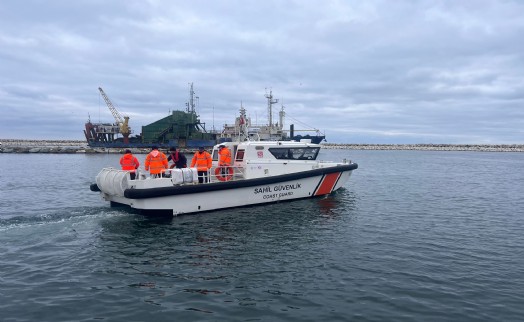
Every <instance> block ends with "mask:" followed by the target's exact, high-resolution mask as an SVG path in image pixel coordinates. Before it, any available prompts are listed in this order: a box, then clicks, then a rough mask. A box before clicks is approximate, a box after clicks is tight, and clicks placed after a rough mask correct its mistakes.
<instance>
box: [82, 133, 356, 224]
mask: <svg viewBox="0 0 524 322" xmlns="http://www.w3.org/2000/svg"><path fill="white" fill-rule="evenodd" d="M244 130H245V129H244ZM244 133H247V132H244ZM245 138H247V135H246V136H245ZM220 145H225V146H227V148H228V149H229V150H230V151H231V155H232V162H231V163H232V164H231V165H230V166H219V165H218V149H219V145H218V144H217V145H215V146H214V147H213V151H212V158H213V162H212V163H213V165H212V167H211V169H210V170H209V171H208V178H209V182H205V183H198V177H197V176H198V174H197V169H196V168H184V169H169V170H166V175H165V177H161V178H152V177H150V176H149V174H148V173H147V172H146V171H145V170H142V169H138V173H137V176H136V179H135V180H131V178H130V176H129V172H128V171H124V170H120V169H115V168H104V169H102V170H101V171H100V173H99V174H98V175H97V176H96V183H95V184H92V185H91V187H90V189H91V190H92V191H99V192H100V194H101V196H102V198H103V199H104V200H106V201H109V202H110V203H111V205H112V206H119V205H127V206H129V207H131V208H134V209H138V210H140V211H141V212H142V213H144V214H166V215H179V214H188V213H196V212H203V211H210V210H216V209H224V208H232V207H241V206H248V205H258V204H264V203H271V202H279V201H285V200H293V199H301V198H311V197H316V196H324V195H327V194H330V193H332V192H333V191H335V190H337V189H339V188H340V187H342V186H343V185H344V184H345V183H346V182H347V181H348V180H349V177H350V175H351V173H352V171H353V170H355V169H357V168H358V165H357V164H356V163H353V162H351V161H350V160H346V159H344V160H342V161H340V162H332V161H321V160H318V159H317V157H318V154H319V151H320V148H321V146H320V145H319V144H314V143H311V141H310V140H301V141H299V142H296V141H249V140H246V141H239V142H224V143H222V144H220Z"/></svg>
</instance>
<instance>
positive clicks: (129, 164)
mask: <svg viewBox="0 0 524 322" xmlns="http://www.w3.org/2000/svg"><path fill="white" fill-rule="evenodd" d="M124 153H125V154H124V155H123V156H122V157H121V158H120V165H121V166H122V170H127V171H129V176H130V177H131V180H135V176H136V173H135V171H136V169H138V167H139V166H140V162H138V159H137V158H136V157H135V156H134V155H133V154H131V150H129V149H127V150H125V152H124Z"/></svg>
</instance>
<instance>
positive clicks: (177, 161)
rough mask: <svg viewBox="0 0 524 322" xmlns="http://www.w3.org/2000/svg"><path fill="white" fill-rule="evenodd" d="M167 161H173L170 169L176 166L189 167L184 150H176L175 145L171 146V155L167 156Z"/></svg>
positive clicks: (178, 167)
mask: <svg viewBox="0 0 524 322" xmlns="http://www.w3.org/2000/svg"><path fill="white" fill-rule="evenodd" d="M167 161H173V164H172V165H170V166H169V169H173V168H174V167H176V168H177V169H182V168H186V167H187V159H186V156H185V155H184V154H182V152H179V151H177V150H176V148H175V147H171V148H169V155H168V156H167Z"/></svg>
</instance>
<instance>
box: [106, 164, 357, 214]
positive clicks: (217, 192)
mask: <svg viewBox="0 0 524 322" xmlns="http://www.w3.org/2000/svg"><path fill="white" fill-rule="evenodd" d="M341 170H342V169H341ZM115 171H119V170H115ZM351 171H352V170H347V169H345V171H335V172H333V171H332V170H331V172H329V173H321V171H318V170H317V171H316V172H318V174H310V176H304V175H303V174H302V177H301V178H298V177H297V178H292V179H290V180H286V179H285V178H286V177H290V176H293V175H284V176H280V177H281V178H282V179H284V180H282V181H276V180H275V179H278V178H261V179H253V180H245V181H238V182H226V183H224V182H222V183H209V184H205V185H189V186H179V187H162V188H156V190H155V189H142V190H144V191H140V190H141V189H126V191H125V194H124V196H122V195H117V194H113V193H112V194H109V193H107V192H104V191H101V195H102V197H103V198H104V199H105V200H107V201H111V202H112V203H117V204H123V205H128V206H130V207H131V208H134V209H138V210H141V211H144V213H155V212H158V213H166V214H171V213H172V215H179V214H188V213H196V212H203V211H211V210H216V209H224V208H233V207H242V206H248V205H258V204H264V203H272V202H278V201H286V200H293V199H303V198H311V197H316V196H322V195H326V194H330V193H332V192H333V191H335V190H337V189H339V188H340V187H342V186H343V185H344V184H345V183H346V182H347V181H348V180H349V177H350V175H351ZM153 180H169V179H153ZM177 188H178V189H177ZM142 192H143V193H144V194H143V195H142V194H141V193H142ZM128 196H131V197H128Z"/></svg>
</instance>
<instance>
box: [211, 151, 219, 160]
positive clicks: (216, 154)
mask: <svg viewBox="0 0 524 322" xmlns="http://www.w3.org/2000/svg"><path fill="white" fill-rule="evenodd" d="M212 158H213V161H218V150H213V156H212Z"/></svg>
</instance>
